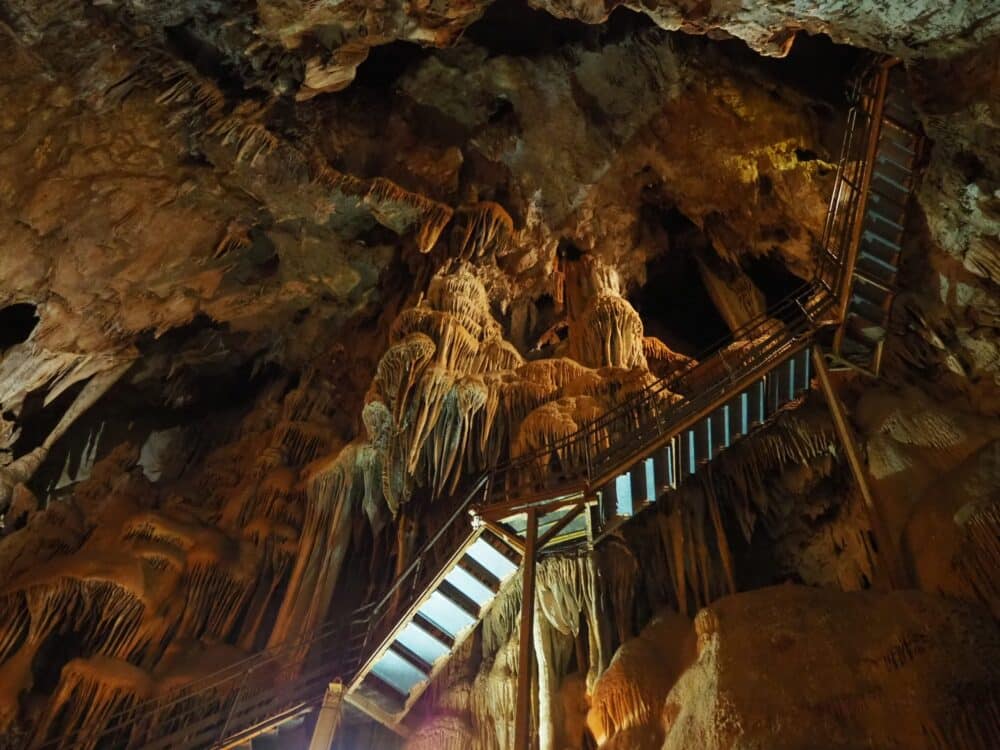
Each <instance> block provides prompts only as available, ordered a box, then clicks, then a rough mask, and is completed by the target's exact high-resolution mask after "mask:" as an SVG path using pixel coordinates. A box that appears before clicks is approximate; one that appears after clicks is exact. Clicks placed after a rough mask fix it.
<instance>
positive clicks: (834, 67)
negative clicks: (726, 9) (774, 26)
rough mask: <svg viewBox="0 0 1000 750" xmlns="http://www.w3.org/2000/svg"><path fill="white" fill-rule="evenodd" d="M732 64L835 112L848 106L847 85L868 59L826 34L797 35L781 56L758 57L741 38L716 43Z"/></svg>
mask: <svg viewBox="0 0 1000 750" xmlns="http://www.w3.org/2000/svg"><path fill="white" fill-rule="evenodd" d="M718 44H719V45H720V47H721V49H722V50H723V51H724V52H725V53H726V54H727V55H728V56H729V57H730V58H731V59H733V60H734V61H735V62H736V63H738V64H740V65H746V66H748V67H750V68H756V69H757V70H760V71H761V72H762V73H764V74H765V75H766V76H767V78H768V79H770V80H772V81H778V82H781V83H784V84H786V85H788V86H790V87H791V88H793V89H795V90H796V91H798V92H799V93H802V94H805V95H807V96H810V97H815V98H818V99H821V100H823V101H824V102H826V103H827V104H830V105H832V106H834V107H836V108H838V109H840V108H844V107H846V105H847V104H848V93H849V91H850V85H851V82H852V81H853V80H854V78H855V76H856V75H857V73H858V70H859V69H860V66H861V65H862V64H863V63H864V61H865V60H866V59H867V58H868V53H867V51H866V50H864V49H861V48H859V47H851V46H849V45H846V44H838V43H836V42H834V41H833V40H832V39H831V38H830V37H829V36H827V35H826V34H807V33H805V32H799V33H798V34H797V35H796V37H795V43H794V44H792V48H791V50H790V51H789V53H788V54H787V55H786V56H785V57H767V56H764V55H761V54H758V53H757V52H755V51H754V50H752V49H750V47H748V46H747V44H746V42H744V41H742V40H741V39H726V40H723V41H720V42H718Z"/></svg>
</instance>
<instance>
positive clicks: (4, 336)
mask: <svg viewBox="0 0 1000 750" xmlns="http://www.w3.org/2000/svg"><path fill="white" fill-rule="evenodd" d="M37 325H38V312H37V310H36V308H35V306H34V305H32V304H30V303H27V302H19V303H17V304H13V305H7V306H6V307H4V308H0V350H2V349H7V348H9V347H11V346H14V345H15V344H20V343H22V342H24V341H27V340H28V337H29V336H31V332H32V331H34V330H35V326H37Z"/></svg>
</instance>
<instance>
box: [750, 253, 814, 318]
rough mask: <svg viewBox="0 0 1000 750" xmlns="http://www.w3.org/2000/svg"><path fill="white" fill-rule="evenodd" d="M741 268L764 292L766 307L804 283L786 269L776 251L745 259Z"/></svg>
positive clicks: (793, 291) (774, 303) (788, 294)
mask: <svg viewBox="0 0 1000 750" xmlns="http://www.w3.org/2000/svg"><path fill="white" fill-rule="evenodd" d="M742 268H743V271H744V272H745V273H746V275H747V276H749V277H750V280H751V281H753V283H754V284H756V285H757V288H758V289H760V290H761V291H762V292H763V293H764V299H765V300H766V301H767V307H768V308H771V307H773V306H774V305H776V304H777V303H779V302H781V301H782V300H784V299H786V298H787V297H789V296H790V295H792V294H794V293H795V292H797V291H799V290H800V289H801V288H802V285H803V284H804V283H805V282H804V281H803V280H802V279H801V278H799V277H798V276H796V275H795V274H794V273H792V272H791V271H789V270H788V266H787V265H786V264H785V262H784V261H783V260H782V259H781V256H780V255H778V254H777V253H776V252H771V253H768V254H766V255H758V256H755V257H753V258H750V259H748V260H745V261H744V262H743V264H742Z"/></svg>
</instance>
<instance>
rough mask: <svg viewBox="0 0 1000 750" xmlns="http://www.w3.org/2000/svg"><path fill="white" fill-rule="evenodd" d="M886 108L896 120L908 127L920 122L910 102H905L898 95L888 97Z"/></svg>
mask: <svg viewBox="0 0 1000 750" xmlns="http://www.w3.org/2000/svg"><path fill="white" fill-rule="evenodd" d="M885 108H886V109H887V110H888V111H889V112H890V113H891V114H892V116H893V117H894V118H895V119H896V120H898V121H900V122H902V123H904V124H906V125H910V126H913V125H916V124H917V123H918V122H919V120H918V119H917V115H916V113H915V112H914V111H913V107H912V106H911V105H910V102H909V101H908V100H903V99H902V98H901V96H900V95H899V94H898V93H896V94H894V95H891V96H888V97H886V100H885Z"/></svg>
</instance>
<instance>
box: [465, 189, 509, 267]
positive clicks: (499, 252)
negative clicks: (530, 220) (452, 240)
mask: <svg viewBox="0 0 1000 750" xmlns="http://www.w3.org/2000/svg"><path fill="white" fill-rule="evenodd" d="M462 211H463V213H464V214H466V217H465V219H466V220H465V229H464V232H463V234H462V238H461V240H460V241H459V252H458V257H459V258H461V259H462V260H473V259H475V260H480V259H484V258H490V257H502V256H504V255H506V254H507V252H508V251H509V249H510V246H511V243H512V242H513V235H514V222H513V220H512V219H511V218H510V214H508V213H507V212H506V211H505V210H504V208H503V206H501V205H500V204H498V203H492V202H488V201H487V202H483V203H478V204H476V205H475V206H472V207H470V208H463V209H462Z"/></svg>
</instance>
